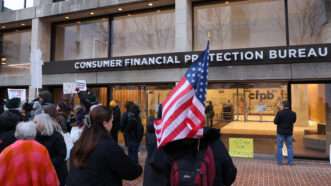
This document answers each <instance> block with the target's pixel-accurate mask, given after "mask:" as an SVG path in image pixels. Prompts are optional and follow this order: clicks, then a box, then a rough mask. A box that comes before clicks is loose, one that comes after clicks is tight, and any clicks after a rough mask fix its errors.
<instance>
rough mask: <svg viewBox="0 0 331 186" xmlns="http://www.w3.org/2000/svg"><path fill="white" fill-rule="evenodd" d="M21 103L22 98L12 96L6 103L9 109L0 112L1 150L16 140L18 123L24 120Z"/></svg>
mask: <svg viewBox="0 0 331 186" xmlns="http://www.w3.org/2000/svg"><path fill="white" fill-rule="evenodd" d="M20 104H21V100H20V98H12V99H10V100H8V101H7V103H6V108H7V109H8V110H6V111H4V112H3V113H2V114H0V152H1V151H2V150H3V149H5V148H6V147H7V146H9V145H10V144H12V143H14V142H15V141H16V138H15V135H14V133H15V129H16V125H17V124H18V123H19V122H20V121H22V115H21V113H20V111H19V107H20Z"/></svg>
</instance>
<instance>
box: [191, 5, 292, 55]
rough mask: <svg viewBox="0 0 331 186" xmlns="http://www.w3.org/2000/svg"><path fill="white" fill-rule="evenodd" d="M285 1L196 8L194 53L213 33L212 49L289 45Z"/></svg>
mask: <svg viewBox="0 0 331 186" xmlns="http://www.w3.org/2000/svg"><path fill="white" fill-rule="evenodd" d="M284 22H285V16H284V1H283V0H274V1H269V0H261V1H254V2H248V1H239V2H231V3H228V4H226V3H219V4H211V5H206V6H197V7H195V8H194V49H195V50H202V49H203V48H204V47H205V43H206V41H207V39H208V34H207V33H208V32H210V33H211V39H210V41H211V42H210V43H211V48H212V49H230V48H248V47H264V46H280V45H285V44H286V42H285V29H284V28H285V26H284V25H285V23H284Z"/></svg>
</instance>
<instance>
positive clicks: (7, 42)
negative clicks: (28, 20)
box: [0, 30, 31, 74]
mask: <svg viewBox="0 0 331 186" xmlns="http://www.w3.org/2000/svg"><path fill="white" fill-rule="evenodd" d="M30 51H31V30H20V31H14V32H5V33H2V34H1V51H0V55H1V68H0V71H1V73H2V74H15V73H17V72H18V71H27V72H28V70H29V69H30Z"/></svg>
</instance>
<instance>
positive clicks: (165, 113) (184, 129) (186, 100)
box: [154, 76, 205, 147]
mask: <svg viewBox="0 0 331 186" xmlns="http://www.w3.org/2000/svg"><path fill="white" fill-rule="evenodd" d="M162 106H163V110H162V119H161V120H156V121H155V122H154V126H155V129H156V137H157V146H158V147H162V146H164V145H166V144H167V143H169V142H171V141H176V140H180V139H186V138H199V137H201V136H202V134H203V130H202V129H203V126H204V124H205V107H204V105H203V104H202V103H201V102H200V101H199V99H198V98H197V97H196V94H195V91H194V88H193V87H192V85H191V84H190V83H189V81H188V80H187V79H186V77H185V76H183V78H182V79H181V81H180V82H179V83H178V84H177V85H176V86H175V88H174V89H172V91H171V92H170V93H169V95H168V97H167V98H166V100H165V101H164V102H163V104H162Z"/></svg>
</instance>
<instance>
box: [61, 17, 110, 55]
mask: <svg viewBox="0 0 331 186" xmlns="http://www.w3.org/2000/svg"><path fill="white" fill-rule="evenodd" d="M55 37H56V43H55V60H58V61H59V60H73V59H91V58H106V57H108V38H109V28H108V19H106V18H102V19H97V20H91V21H81V22H76V23H69V24H59V25H56V36H55Z"/></svg>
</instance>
